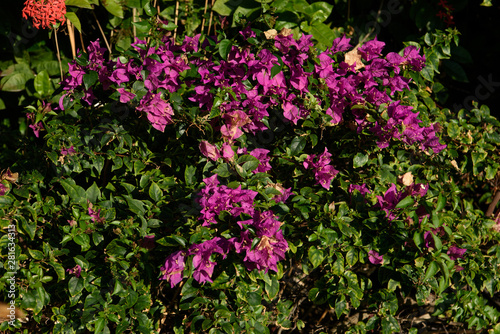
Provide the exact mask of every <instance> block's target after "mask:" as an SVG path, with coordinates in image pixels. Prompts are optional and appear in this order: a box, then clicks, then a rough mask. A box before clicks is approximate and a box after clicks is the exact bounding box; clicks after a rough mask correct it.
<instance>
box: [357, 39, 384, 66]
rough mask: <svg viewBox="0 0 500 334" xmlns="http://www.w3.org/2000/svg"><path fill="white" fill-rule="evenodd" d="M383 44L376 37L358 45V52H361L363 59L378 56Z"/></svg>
mask: <svg viewBox="0 0 500 334" xmlns="http://www.w3.org/2000/svg"><path fill="white" fill-rule="evenodd" d="M384 46H385V43H384V42H380V41H378V40H377V38H375V39H373V40H371V41H368V42H366V43H365V44H363V45H362V46H360V47H359V48H358V52H359V53H360V54H361V56H362V57H363V59H364V60H366V61H370V60H372V59H374V58H377V57H379V56H380V53H381V52H382V49H383V48H384Z"/></svg>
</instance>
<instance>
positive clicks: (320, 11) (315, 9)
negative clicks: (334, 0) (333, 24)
mask: <svg viewBox="0 0 500 334" xmlns="http://www.w3.org/2000/svg"><path fill="white" fill-rule="evenodd" d="M332 10H333V5H330V4H328V3H326V2H315V3H313V4H311V5H309V6H308V7H306V8H305V11H304V13H305V14H306V15H308V16H309V17H310V19H309V21H311V22H313V21H318V22H324V21H325V20H326V19H327V18H328V17H329V16H330V14H331V13H332Z"/></svg>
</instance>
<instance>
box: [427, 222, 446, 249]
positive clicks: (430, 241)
mask: <svg viewBox="0 0 500 334" xmlns="http://www.w3.org/2000/svg"><path fill="white" fill-rule="evenodd" d="M433 234H434V235H438V236H440V237H442V236H444V235H445V231H444V228H443V227H442V226H440V227H438V228H433V229H431V230H430V231H425V233H424V242H425V247H427V248H435V247H436V246H435V244H434V238H433V237H432V235H433Z"/></svg>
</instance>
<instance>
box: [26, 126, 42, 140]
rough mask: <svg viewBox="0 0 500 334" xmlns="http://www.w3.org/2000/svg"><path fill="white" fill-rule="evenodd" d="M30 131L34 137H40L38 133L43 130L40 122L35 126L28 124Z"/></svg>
mask: <svg viewBox="0 0 500 334" xmlns="http://www.w3.org/2000/svg"><path fill="white" fill-rule="evenodd" d="M29 127H30V128H31V130H33V133H34V134H35V137H37V138H38V137H40V131H42V130H43V129H44V127H43V124H42V122H38V123H37V124H30V126H29Z"/></svg>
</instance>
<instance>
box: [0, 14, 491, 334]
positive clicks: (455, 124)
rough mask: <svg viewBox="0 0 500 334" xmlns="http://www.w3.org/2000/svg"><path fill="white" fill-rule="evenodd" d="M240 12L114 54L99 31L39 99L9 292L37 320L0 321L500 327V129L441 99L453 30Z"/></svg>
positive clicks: (37, 324) (202, 326) (18, 174)
mask: <svg viewBox="0 0 500 334" xmlns="http://www.w3.org/2000/svg"><path fill="white" fill-rule="evenodd" d="M317 6H321V5H317ZM330 11H331V8H330ZM154 15H156V13H152V16H154ZM238 22H240V23H244V24H243V25H241V26H238ZM238 22H236V21H235V23H234V24H235V25H236V27H237V28H238V29H236V33H233V31H235V30H233V29H225V30H224V29H220V30H218V33H217V35H214V36H207V35H194V36H185V37H184V39H183V40H181V42H180V43H176V41H175V40H174V39H173V38H172V37H173V36H172V33H171V31H168V30H164V29H163V28H162V27H160V26H158V27H156V26H155V30H154V34H152V36H151V38H149V39H137V40H136V41H135V42H134V43H133V44H132V46H131V48H129V49H128V50H126V51H123V52H121V53H120V55H119V56H117V57H111V58H110V57H109V55H108V53H107V52H108V51H107V49H106V48H105V47H104V46H102V43H101V42H100V41H99V40H96V41H94V42H92V43H90V45H89V46H88V47H87V50H86V51H87V52H86V53H84V52H80V54H79V55H78V57H77V58H76V59H75V60H74V61H72V62H71V63H70V64H69V70H68V75H67V76H66V77H65V79H64V81H63V82H62V83H61V89H59V90H58V91H55V92H54V93H53V95H52V97H51V98H47V99H44V100H40V101H39V102H38V104H37V106H36V107H35V106H33V107H31V108H29V109H28V110H29V113H28V123H29V127H30V129H31V130H32V132H33V136H36V137H37V139H36V140H32V141H31V145H30V146H23V147H21V148H20V149H19V150H18V151H17V152H16V156H18V157H19V161H18V162H17V163H14V164H12V165H11V166H6V169H5V170H4V171H3V172H2V183H1V188H0V191H1V196H0V210H1V211H0V212H1V217H2V218H1V224H2V229H3V230H5V231H6V232H8V233H4V234H3V235H2V237H1V239H0V244H1V245H2V257H3V259H4V261H3V263H2V265H3V267H2V269H1V272H2V278H1V279H0V287H1V288H2V291H8V289H9V287H10V282H11V281H12V279H13V278H14V279H15V282H16V285H15V287H16V289H17V291H16V292H15V296H16V301H17V302H18V306H20V307H22V308H23V309H25V310H27V311H28V312H29V314H30V318H31V319H30V321H29V322H28V323H27V324H24V325H23V324H21V323H20V322H18V321H16V322H10V323H9V322H4V323H3V324H2V325H1V327H0V329H2V330H14V329H15V328H17V329H20V330H21V331H23V332H26V333H28V332H40V333H45V332H47V333H48V332H51V333H83V332H97V333H111V332H116V333H121V332H133V333H151V332H158V331H163V332H174V333H184V332H210V333H219V332H225V333H233V332H235V333H239V332H249V333H269V332H275V331H281V330H297V331H304V332H305V331H312V330H313V329H314V326H315V323H313V321H311V319H310V318H311V315H308V313H307V312H308V310H309V312H313V313H314V315H315V316H318V317H321V319H323V317H325V316H326V314H327V313H331V316H328V318H329V319H330V320H329V321H330V325H331V327H330V328H328V329H329V330H333V329H337V330H339V331H344V332H350V333H365V332H369V331H375V332H383V333H392V332H411V333H416V332H417V331H418V329H419V325H415V324H413V323H412V322H411V317H412V316H414V315H415V313H416V312H417V310H420V311H422V310H423V311H425V312H427V313H430V314H432V316H433V317H436V319H438V320H436V321H444V322H446V321H449V322H451V321H453V322H455V323H461V324H463V327H467V328H472V329H476V330H482V329H489V330H496V331H498V330H500V329H499V328H498V325H497V323H498V319H499V316H500V312H499V310H498V307H497V305H496V303H495V301H494V298H495V295H497V293H498V289H499V286H498V284H499V283H498V274H499V273H498V268H499V267H498V258H499V255H500V248H499V247H498V232H499V230H500V228H499V226H500V223H499V220H498V219H496V220H495V218H496V217H490V218H491V219H488V218H489V217H485V214H484V210H482V207H484V206H485V205H486V204H488V203H489V199H490V198H491V197H492V196H493V195H494V192H493V190H491V189H496V188H494V187H491V188H487V189H484V187H485V186H484V183H485V182H491V183H494V182H496V181H497V180H498V176H497V175H498V166H499V162H498V157H496V156H494V152H495V150H496V149H497V148H498V143H499V141H498V140H497V139H498V137H499V131H498V126H499V123H498V121H497V120H496V119H495V118H493V117H492V116H490V115H489V109H488V108H487V107H485V106H481V107H479V106H476V108H475V109H474V110H472V111H471V112H467V111H465V110H462V111H460V113H459V114H458V115H452V114H451V112H450V110H448V109H441V108H440V107H439V106H438V105H437V104H436V103H435V95H434V94H435V91H434V90H438V89H439V85H434V84H433V80H434V73H435V72H437V71H438V62H439V59H444V58H446V57H447V56H450V54H449V52H447V50H449V49H450V45H451V44H453V43H455V45H456V44H458V38H457V31H456V30H453V29H448V30H446V31H435V32H434V34H429V35H426V36H425V38H424V39H423V40H422V41H421V42H420V44H419V43H417V42H409V43H407V45H406V46H405V48H404V49H403V50H401V51H400V52H399V53H396V52H388V53H384V51H383V48H384V43H383V42H382V41H379V40H377V39H373V40H370V41H367V42H365V43H364V44H362V45H352V44H351V41H350V39H349V38H346V37H345V36H340V37H337V38H336V39H335V40H333V43H332V45H328V47H325V48H321V49H319V48H316V46H315V44H314V42H313V39H312V36H311V35H305V34H297V33H296V34H295V37H294V34H293V33H292V31H291V30H290V29H287V28H286V27H282V29H280V31H277V30H274V29H267V30H259V29H257V28H256V27H254V25H252V24H251V23H250V22H248V21H238ZM151 26H152V27H153V26H154V25H151ZM255 26H257V27H261V25H259V24H256V25H255ZM269 28H271V27H269ZM51 93H52V92H51ZM55 100H57V101H58V103H50V102H54V101H55ZM488 157H490V159H488ZM7 167H8V169H7ZM495 187H496V186H495ZM479 190H484V192H485V193H484V194H482V193H477V192H478V191H479ZM9 232H10V233H9ZM12 244H14V246H13V248H11V245H12ZM10 249H13V251H10ZM12 265H14V267H12ZM329 311H331V312H329ZM321 313H322V314H321ZM409 317H410V319H408V318H409ZM352 319H356V320H352ZM325 330H327V329H325Z"/></svg>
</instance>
